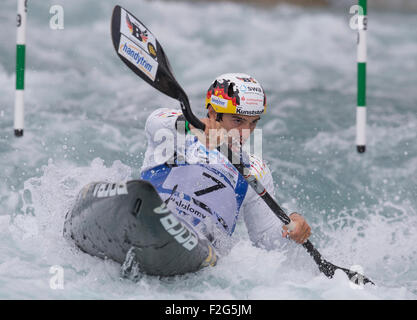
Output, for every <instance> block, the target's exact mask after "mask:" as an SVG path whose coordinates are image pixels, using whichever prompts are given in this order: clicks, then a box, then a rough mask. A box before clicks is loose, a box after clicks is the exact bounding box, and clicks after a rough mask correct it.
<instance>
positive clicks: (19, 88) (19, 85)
mask: <svg viewBox="0 0 417 320" xmlns="http://www.w3.org/2000/svg"><path fill="white" fill-rule="evenodd" d="M26 13H27V0H17V38H16V97H15V105H14V134H15V136H16V137H21V136H23V128H24V100H23V92H24V89H25V53H26Z"/></svg>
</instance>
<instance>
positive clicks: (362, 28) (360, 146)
mask: <svg viewBox="0 0 417 320" xmlns="http://www.w3.org/2000/svg"><path fill="white" fill-rule="evenodd" d="M367 11H368V10H367V0H359V12H358V102H357V108H356V148H357V150H358V152H359V153H363V152H365V149H366V60H367V52H366V51H367V48H366V32H367V29H368V16H367Z"/></svg>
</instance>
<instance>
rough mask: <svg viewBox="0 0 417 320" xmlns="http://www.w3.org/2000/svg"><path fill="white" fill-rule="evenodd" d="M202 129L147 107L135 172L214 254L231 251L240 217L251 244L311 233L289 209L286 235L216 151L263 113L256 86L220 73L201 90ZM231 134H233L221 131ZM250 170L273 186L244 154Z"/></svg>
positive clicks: (257, 161)
mask: <svg viewBox="0 0 417 320" xmlns="http://www.w3.org/2000/svg"><path fill="white" fill-rule="evenodd" d="M205 107H206V108H207V117H206V118H202V119H200V120H201V121H202V122H203V123H204V124H205V126H206V129H205V132H204V133H203V132H199V131H198V130H197V129H195V128H193V127H192V126H191V125H190V124H189V123H188V122H187V121H185V118H184V117H183V116H182V114H181V111H180V110H175V109H168V108H161V109H158V110H156V111H154V112H153V113H152V114H151V115H150V116H149V117H148V119H147V121H146V125H145V131H146V137H147V142H148V147H147V150H146V153H145V159H144V163H143V166H142V169H141V177H142V179H145V180H148V181H150V182H151V183H152V184H153V185H154V187H155V188H156V190H157V191H158V193H159V195H160V197H161V198H162V199H163V200H165V201H166V202H167V206H168V208H169V209H170V210H171V211H172V212H174V213H176V214H177V215H178V216H179V217H181V218H182V219H183V220H184V221H186V222H187V223H189V224H190V225H192V226H193V228H195V229H196V230H198V231H200V232H201V233H203V234H204V235H205V236H206V237H207V238H208V239H209V240H210V241H211V242H212V243H213V246H214V247H215V248H217V249H218V250H219V251H222V250H224V249H225V248H230V246H229V244H230V243H232V241H231V236H232V234H233V232H234V230H235V226H236V223H237V220H238V217H239V216H243V219H244V221H245V224H246V227H247V230H248V233H249V238H250V240H251V241H252V242H253V243H254V245H256V246H260V247H264V248H266V249H273V248H278V247H280V246H281V245H283V244H284V243H285V242H287V240H285V239H284V238H288V237H289V238H291V239H292V240H294V241H295V242H297V243H304V242H305V241H306V240H307V239H308V237H309V236H310V234H311V228H310V226H309V225H308V223H307V222H306V220H305V219H304V218H303V217H302V216H301V215H300V214H298V213H296V212H293V213H292V214H291V215H290V219H291V220H292V221H293V222H295V223H296V228H295V230H293V231H291V232H289V231H288V230H287V228H286V227H285V226H284V225H283V224H282V222H281V221H280V220H279V219H278V218H277V217H276V216H275V215H274V213H273V212H272V211H271V209H270V208H269V207H268V206H267V205H266V204H265V202H264V201H263V200H262V199H261V198H260V197H259V196H258V195H257V194H256V192H255V191H254V190H252V188H251V187H250V186H248V184H247V182H246V181H245V180H244V178H243V177H242V176H241V175H240V174H239V172H238V171H237V170H236V168H234V166H233V165H232V164H231V163H230V161H229V160H228V159H227V157H225V156H223V155H222V154H221V153H220V152H219V150H217V149H216V147H218V146H219V145H220V144H221V143H222V142H225V143H226V144H227V145H228V146H229V147H230V148H232V149H233V150H235V151H237V150H238V149H239V147H241V146H242V145H243V144H244V143H245V141H246V140H247V139H248V137H249V135H250V134H251V133H252V132H253V130H254V129H255V128H256V126H257V123H258V121H259V120H260V118H261V115H262V114H264V113H265V111H266V96H265V92H264V90H263V88H262V86H261V85H260V83H259V82H258V81H257V80H256V79H254V78H252V77H251V76H249V75H247V74H243V73H229V74H223V75H221V76H219V77H217V78H216V79H215V81H214V82H213V83H212V84H211V86H210V88H209V89H208V92H207V95H206V100H205ZM231 132H234V134H231V135H230V134H229V135H228V134H227V133H231ZM249 162H250V163H249V165H250V169H251V170H252V173H253V174H255V176H256V177H257V179H260V180H261V183H262V184H263V185H264V186H265V187H266V189H267V191H268V192H269V193H271V194H273V192H274V185H273V179H272V175H271V172H270V170H269V168H268V166H267V164H266V163H265V162H264V161H263V160H262V159H261V158H260V157H259V156H254V155H250V156H249Z"/></svg>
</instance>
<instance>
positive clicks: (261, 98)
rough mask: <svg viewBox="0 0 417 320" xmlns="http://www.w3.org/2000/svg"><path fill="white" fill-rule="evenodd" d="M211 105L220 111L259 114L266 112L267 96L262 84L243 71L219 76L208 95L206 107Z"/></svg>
mask: <svg viewBox="0 0 417 320" xmlns="http://www.w3.org/2000/svg"><path fill="white" fill-rule="evenodd" d="M209 105H211V106H212V107H213V109H214V110H215V111H216V112H218V113H234V114H242V115H249V116H251V115H258V114H261V113H263V112H265V108H266V97H265V92H264V90H263V88H262V86H261V85H260V84H259V82H258V81H256V80H255V79H254V78H252V77H251V76H249V75H247V74H243V73H228V74H223V75H221V76H219V77H218V78H217V79H216V80H214V82H213V83H212V84H211V86H210V88H209V89H208V91H207V95H206V108H208V106H209Z"/></svg>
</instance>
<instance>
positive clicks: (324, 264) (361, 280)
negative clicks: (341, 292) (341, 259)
mask: <svg viewBox="0 0 417 320" xmlns="http://www.w3.org/2000/svg"><path fill="white" fill-rule="evenodd" d="M303 247H304V248H305V249H306V250H307V251H308V253H309V254H310V255H311V256H312V257H313V260H314V262H315V263H316V264H317V266H318V267H319V270H320V271H321V272H322V273H324V275H325V276H326V277H328V278H330V279H331V278H333V276H334V273H335V271H336V270H337V269H340V270H342V271H343V272H344V273H346V275H347V276H348V278H349V280H350V281H352V282H353V283H355V284H357V285H362V284H366V283H371V284H373V285H375V283H373V282H372V281H371V280H370V279H368V278H367V277H365V276H364V275H362V274H360V273H358V272H356V271H352V270H348V269H346V268H341V267H338V266H335V265H334V264H332V263H330V262H328V261H326V260H324V259H323V258H322V257H321V254H320V252H319V251H318V250H317V249H316V248H314V246H313V244H312V243H311V242H310V241H309V240H307V241H306V242H305V243H304V244H303Z"/></svg>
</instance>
